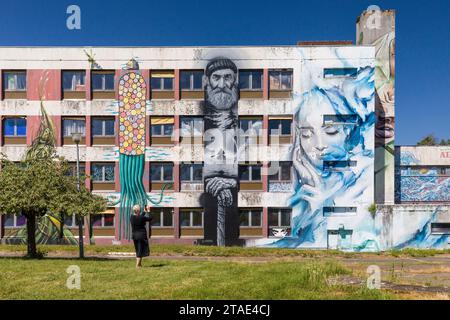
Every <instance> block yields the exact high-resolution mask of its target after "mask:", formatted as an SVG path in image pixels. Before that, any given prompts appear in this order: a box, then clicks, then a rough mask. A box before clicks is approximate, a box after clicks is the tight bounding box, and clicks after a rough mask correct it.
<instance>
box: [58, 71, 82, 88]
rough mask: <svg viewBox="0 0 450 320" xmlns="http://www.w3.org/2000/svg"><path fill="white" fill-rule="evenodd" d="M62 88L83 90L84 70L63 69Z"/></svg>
mask: <svg viewBox="0 0 450 320" xmlns="http://www.w3.org/2000/svg"><path fill="white" fill-rule="evenodd" d="M62 75H63V90H64V91H83V90H85V88H84V84H85V77H86V72H85V71H63V72H62Z"/></svg>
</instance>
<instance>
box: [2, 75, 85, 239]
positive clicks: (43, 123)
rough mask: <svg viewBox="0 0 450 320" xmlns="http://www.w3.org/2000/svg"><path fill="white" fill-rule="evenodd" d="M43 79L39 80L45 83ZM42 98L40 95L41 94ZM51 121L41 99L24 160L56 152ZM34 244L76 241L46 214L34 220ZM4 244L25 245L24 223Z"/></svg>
mask: <svg viewBox="0 0 450 320" xmlns="http://www.w3.org/2000/svg"><path fill="white" fill-rule="evenodd" d="M45 81H46V80H45V79H41V85H42V82H45ZM41 97H42V94H41ZM55 132H56V131H55V127H54V125H53V121H52V119H51V118H50V117H49V116H48V114H47V112H46V111H45V108H44V102H43V100H42V98H41V118H40V124H39V131H38V133H37V135H36V138H35V139H34V140H33V142H32V144H31V146H30V147H29V148H28V149H27V151H26V153H25V158H26V159H29V160H31V159H42V158H46V157H49V156H52V155H54V154H55V152H56V148H55V145H56V134H55ZM36 223H37V226H36V243H37V244H77V243H78V241H77V240H76V238H75V237H74V235H73V234H72V232H71V231H70V230H69V229H67V228H64V224H63V223H62V222H61V219H60V218H59V217H57V216H55V215H54V214H52V213H47V214H46V215H44V216H42V217H37V219H36ZM5 242H6V243H8V244H26V243H27V228H26V223H24V224H23V226H22V227H19V228H18V229H16V230H14V231H11V232H9V233H8V234H7V236H6V238H5Z"/></svg>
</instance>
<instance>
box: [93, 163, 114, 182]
mask: <svg viewBox="0 0 450 320" xmlns="http://www.w3.org/2000/svg"><path fill="white" fill-rule="evenodd" d="M114 168H115V164H113V163H96V164H93V165H92V181H94V182H114Z"/></svg>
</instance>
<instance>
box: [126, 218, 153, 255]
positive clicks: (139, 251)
mask: <svg viewBox="0 0 450 320" xmlns="http://www.w3.org/2000/svg"><path fill="white" fill-rule="evenodd" d="M151 221H152V218H151V216H147V215H145V214H144V215H132V216H131V217H130V223H131V237H132V239H133V242H134V249H135V250H136V257H137V258H142V257H148V256H149V255H150V248H149V245H148V237H147V230H146V229H145V225H146V224H147V222H151ZM150 228H151V226H150ZM150 230H151V229H150Z"/></svg>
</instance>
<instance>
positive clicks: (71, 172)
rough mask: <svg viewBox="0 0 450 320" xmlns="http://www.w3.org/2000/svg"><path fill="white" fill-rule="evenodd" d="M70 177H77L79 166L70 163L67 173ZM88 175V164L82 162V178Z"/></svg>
mask: <svg viewBox="0 0 450 320" xmlns="http://www.w3.org/2000/svg"><path fill="white" fill-rule="evenodd" d="M67 175H68V176H72V177H76V176H77V164H76V163H69V168H68V172H67ZM85 175H86V164H85V163H84V162H80V177H83V176H85Z"/></svg>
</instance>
